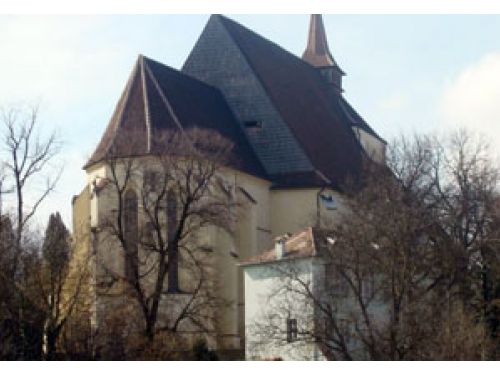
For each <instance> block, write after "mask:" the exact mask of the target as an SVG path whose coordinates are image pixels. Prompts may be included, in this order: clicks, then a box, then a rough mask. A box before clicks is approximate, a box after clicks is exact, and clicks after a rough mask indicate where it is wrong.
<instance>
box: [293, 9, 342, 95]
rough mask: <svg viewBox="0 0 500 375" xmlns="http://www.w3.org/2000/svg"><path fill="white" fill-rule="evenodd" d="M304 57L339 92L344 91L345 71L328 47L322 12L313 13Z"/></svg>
mask: <svg viewBox="0 0 500 375" xmlns="http://www.w3.org/2000/svg"><path fill="white" fill-rule="evenodd" d="M302 59H303V60H304V61H306V62H308V63H309V64H311V65H312V66H314V67H315V68H317V69H318V70H319V71H320V72H321V74H322V75H323V76H324V77H325V79H326V80H327V81H328V82H329V83H330V84H332V85H333V87H334V88H335V90H336V91H337V92H338V93H339V94H340V93H342V92H343V90H342V76H344V75H345V73H344V72H343V71H342V69H340V67H339V66H338V64H337V63H336V62H335V60H334V59H333V56H332V54H331V52H330V50H329V48H328V41H327V39H326V33H325V27H324V26H323V18H322V17H321V14H311V22H310V25H309V38H308V41H307V47H306V50H305V51H304V54H303V55H302Z"/></svg>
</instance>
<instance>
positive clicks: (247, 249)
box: [73, 157, 342, 350]
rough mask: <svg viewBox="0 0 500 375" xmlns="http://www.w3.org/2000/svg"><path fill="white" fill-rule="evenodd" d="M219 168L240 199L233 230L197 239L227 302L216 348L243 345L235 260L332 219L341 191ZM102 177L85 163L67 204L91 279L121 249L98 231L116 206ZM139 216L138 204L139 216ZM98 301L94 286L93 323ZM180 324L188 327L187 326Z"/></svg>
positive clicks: (140, 163)
mask: <svg viewBox="0 0 500 375" xmlns="http://www.w3.org/2000/svg"><path fill="white" fill-rule="evenodd" d="M135 162H136V163H137V170H138V171H144V170H146V169H151V168H154V167H153V165H154V163H153V161H152V160H151V159H150V158H147V157H144V158H141V159H137V160H135ZM223 174H224V179H225V180H226V181H227V182H228V183H229V185H230V186H232V188H233V189H234V192H235V196H236V199H237V200H238V202H239V203H241V206H240V207H241V208H240V211H241V212H239V213H238V214H237V215H236V217H237V219H236V220H235V223H234V228H235V231H234V233H235V235H234V237H230V236H229V235H228V234H227V233H226V232H225V231H224V230H222V229H216V228H212V229H207V230H203V232H204V233H203V234H202V235H201V236H200V239H199V240H200V241H202V242H203V245H204V246H206V247H209V248H212V249H213V250H214V251H213V252H212V253H211V254H210V255H207V256H208V257H210V259H211V260H210V263H211V264H212V265H213V269H214V272H213V275H214V278H215V279H216V280H214V284H213V285H214V287H216V288H217V289H218V290H217V292H218V293H219V296H220V297H221V298H222V299H224V300H225V301H228V302H229V304H228V306H225V307H224V308H221V309H220V311H216V312H214V314H216V322H217V324H216V327H214V328H215V331H216V335H215V337H213V340H211V342H212V344H213V345H214V346H217V347H218V348H224V349H240V350H241V349H242V348H243V347H244V346H243V345H244V329H245V328H244V324H245V317H244V314H245V300H244V298H245V291H244V280H243V274H242V271H241V269H240V268H239V267H238V266H237V264H238V263H239V262H241V261H242V260H244V259H248V258H250V257H252V256H255V255H257V254H259V253H260V252H261V251H263V250H264V249H268V248H269V247H270V246H272V244H273V240H274V238H275V237H277V236H279V235H281V234H283V233H287V232H296V231H297V230H299V229H301V228H304V227H306V226H310V225H314V224H315V223H317V220H318V219H320V220H321V221H323V222H325V221H328V220H335V218H336V217H338V215H339V213H340V212H341V211H342V197H341V196H340V195H339V194H338V193H337V192H334V191H332V190H328V189H321V188H309V189H272V188H271V183H270V182H269V181H266V180H264V179H261V178H258V177H255V176H252V175H249V174H246V173H243V172H241V171H237V170H234V169H229V168H228V169H225V170H224V171H223ZM107 178H109V169H108V168H107V167H106V166H105V165H104V164H96V165H94V166H92V167H91V168H89V170H87V184H86V187H85V189H84V190H83V192H82V193H81V194H80V195H79V196H78V197H76V198H75V200H74V204H73V217H74V233H75V238H76V239H77V241H78V242H79V243H78V253H80V255H79V256H80V257H83V256H84V254H92V253H93V254H95V257H94V258H93V262H94V264H93V265H92V272H93V278H94V279H95V280H97V281H98V280H99V275H98V272H99V271H98V268H99V267H97V265H96V262H104V263H105V264H106V267H108V268H109V269H112V270H113V271H114V272H117V273H119V272H121V270H123V268H124V260H123V255H122V252H121V251H120V250H119V249H118V244H117V243H116V240H114V239H112V238H110V236H109V235H106V234H105V233H104V231H102V225H103V222H104V220H105V218H106V217H107V216H108V215H109V213H110V212H113V210H116V207H115V206H116V197H114V196H113V193H112V189H106V188H103V187H102V186H103V181H106V179H107ZM141 179H142V174H141V173H138V174H137V176H136V178H135V180H133V181H131V183H130V184H131V186H134V187H135V188H137V189H139V187H140V186H142V181H141ZM322 196H330V197H332V198H333V200H334V201H335V205H334V207H326V206H325V204H323V203H322V198H321V197H322ZM318 214H319V216H318ZM140 216H141V213H140V205H139V220H141V219H140ZM180 282H181V284H182V283H184V284H185V285H187V284H189V274H186V273H182V271H181V275H180ZM117 288H118V287H117ZM117 291H118V289H117ZM104 301H105V299H104V297H102V296H99V295H98V292H96V291H94V294H93V304H92V306H93V310H94V314H93V317H94V318H93V324H94V326H96V327H97V326H99V324H100V323H101V322H100V320H102V316H103V314H104V313H103V311H102V310H103V309H104V306H105V305H108V303H105V302H104ZM170 302H171V300H170ZM101 305H102V306H101ZM165 305H166V306H167V305H168V306H169V308H170V306H172V304H171V303H168V300H167V299H166V300H165ZM165 308H166V309H167V310H168V308H167V307H165ZM100 311H101V313H100ZM171 312H172V313H173V311H171ZM167 315H168V313H167ZM100 317H101V318H100ZM185 329H186V330H189V327H185Z"/></svg>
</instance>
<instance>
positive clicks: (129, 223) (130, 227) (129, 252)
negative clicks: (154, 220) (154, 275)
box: [123, 190, 138, 280]
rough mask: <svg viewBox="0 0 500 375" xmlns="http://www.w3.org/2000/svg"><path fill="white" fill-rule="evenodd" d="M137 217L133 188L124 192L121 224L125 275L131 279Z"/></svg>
mask: <svg viewBox="0 0 500 375" xmlns="http://www.w3.org/2000/svg"><path fill="white" fill-rule="evenodd" d="M137 221H138V219H137V194H136V193H135V191H133V190H128V191H127V192H126V193H125V199H124V215H123V224H124V230H125V277H126V278H127V279H128V280H133V279H134V278H135V275H136V271H137V267H138V246H137V239H138V238H137V237H138V222H137Z"/></svg>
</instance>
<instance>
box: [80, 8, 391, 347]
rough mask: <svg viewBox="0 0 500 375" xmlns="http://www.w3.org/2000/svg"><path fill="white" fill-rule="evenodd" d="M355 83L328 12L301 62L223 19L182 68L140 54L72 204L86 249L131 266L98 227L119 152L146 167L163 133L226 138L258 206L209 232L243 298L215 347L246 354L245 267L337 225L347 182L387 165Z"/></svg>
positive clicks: (236, 172) (237, 186)
mask: <svg viewBox="0 0 500 375" xmlns="http://www.w3.org/2000/svg"><path fill="white" fill-rule="evenodd" d="M305 36H306V30H304V40H305V39H306V38H305ZM344 76H345V73H344V71H343V70H342V69H341V68H340V66H339V65H338V63H337V62H336V61H335V59H334V57H333V55H332V53H331V51H330V47H329V46H328V43H327V35H326V33H325V28H324V25H323V20H322V17H321V15H311V17H310V26H309V35H308V38H307V45H306V46H305V51H304V53H303V55H302V56H301V57H298V56H295V55H294V54H292V53H290V52H288V51H286V50H285V49H283V48H282V47H280V46H279V45H277V44H275V43H273V42H272V41H270V40H267V39H266V38H264V37H262V36H260V35H258V34H256V33H255V32H253V31H252V30H249V29H248V28H246V27H244V26H242V25H240V24H239V23H237V22H235V21H233V20H231V19H229V18H227V17H225V16H222V15H212V16H211V17H210V19H209V20H208V22H207V24H206V26H205V28H204V30H203V32H202V33H201V35H200V37H199V39H198V41H197V42H196V44H195V45H194V47H193V49H192V51H191V52H190V54H189V56H188V58H187V60H186V61H185V62H184V65H183V66H182V68H181V70H176V69H174V68H171V67H169V66H167V65H165V64H163V63H161V62H158V61H154V60H152V59H150V58H147V57H145V56H142V55H141V56H139V57H138V59H137V62H136V63H135V66H134V67H133V69H132V73H131V75H130V77H129V80H128V82H127V83H126V86H125V89H124V91H123V93H122V95H121V97H120V98H119V100H118V103H117V105H116V109H115V111H114V113H113V115H112V116H111V120H110V122H109V124H108V125H107V128H106V129H105V131H104V134H103V135H102V138H101V140H100V142H99V144H98V145H97V147H96V149H95V151H94V153H93V154H92V156H91V158H90V159H89V160H88V162H87V163H86V165H85V166H84V169H85V171H86V174H87V181H86V182H85V187H84V189H83V191H82V192H81V193H80V195H78V196H77V197H75V198H74V200H73V223H74V224H73V225H74V233H75V238H76V240H77V242H78V251H80V252H82V253H85V252H88V253H93V254H95V256H96V258H97V259H99V258H100V259H108V260H109V261H111V262H114V261H116V262H120V260H119V259H118V258H116V259H115V257H118V255H117V253H115V252H113V249H112V246H110V245H109V244H106V243H105V241H104V239H103V238H102V235H101V234H100V230H99V229H100V227H101V226H102V225H103V223H102V220H103V219H102V218H103V217H104V216H105V215H106V212H108V211H109V210H112V209H113V208H112V205H111V204H110V202H109V201H108V199H109V198H108V196H107V195H106V194H102V193H101V190H102V189H104V188H105V187H104V185H105V183H104V182H103V181H106V178H109V170H108V168H107V167H106V163H105V161H106V157H107V155H108V153H109V150H111V149H113V150H114V154H113V155H114V156H115V157H119V158H134V159H135V160H137V161H138V162H139V163H143V165H144V169H145V170H146V169H147V167H148V160H149V159H148V157H149V155H152V154H154V153H158V152H159V150H164V148H162V145H161V140H162V137H161V134H162V132H164V131H166V130H180V131H183V130H188V129H190V128H193V127H197V128H202V129H208V130H212V131H216V132H218V133H220V134H221V135H222V136H224V137H225V138H227V139H229V140H230V141H231V142H232V143H233V144H234V149H233V152H234V154H235V155H236V157H237V160H238V163H235V164H234V165H231V167H230V168H228V169H227V171H226V175H225V178H226V179H227V181H228V182H229V183H230V184H231V185H232V186H233V188H234V191H235V194H236V195H237V198H238V199H240V200H242V201H245V202H246V204H247V209H246V210H245V215H244V216H243V217H241V219H240V220H239V222H238V223H236V227H237V229H236V231H235V233H236V235H235V236H234V238H230V239H228V238H226V237H224V236H223V235H220V234H219V232H217V231H214V233H213V234H212V235H211V236H210V241H211V246H212V248H213V249H214V252H213V254H214V257H215V259H216V268H217V272H216V277H218V278H219V280H218V281H219V282H218V285H219V290H218V293H220V295H221V296H222V297H224V298H225V299H226V300H228V301H231V302H232V303H231V304H230V305H229V306H228V307H227V308H225V309H224V311H221V312H219V315H218V319H217V322H218V323H217V327H216V330H215V333H214V335H213V336H214V337H213V343H212V345H213V346H214V347H216V348H217V349H225V350H235V351H237V350H242V349H243V348H244V345H245V326H244V324H245V306H244V304H245V299H244V297H245V291H244V280H243V272H242V270H241V268H239V267H238V264H239V263H240V262H241V261H243V260H245V259H249V258H252V257H255V256H258V255H259V254H260V253H262V252H263V251H264V250H267V249H270V248H272V247H273V246H274V245H273V243H274V242H273V241H274V239H275V238H277V237H278V236H281V235H283V234H284V233H295V232H299V231H301V230H303V229H304V228H307V227H310V226H314V225H316V224H318V223H319V222H320V221H322V220H336V218H338V216H339V213H340V212H342V209H343V205H342V202H343V195H342V191H343V187H344V186H345V184H347V183H348V182H349V181H357V180H358V179H359V178H360V175H361V173H362V168H363V164H364V162H365V161H367V160H371V161H375V162H377V163H383V162H384V158H385V146H386V142H385V141H384V140H383V139H382V138H381V137H380V136H379V135H378V134H377V133H376V132H375V131H374V130H373V129H372V128H371V127H370V126H369V125H368V124H367V123H366V122H365V121H364V120H363V118H362V117H361V116H360V115H359V114H358V113H357V112H356V110H355V109H354V108H353V107H352V106H351V105H350V104H349V103H348V102H347V100H346V99H345V98H344V96H343V91H344V90H343V84H342V80H343V78H344ZM162 152H168V150H164V151H162ZM144 176H146V174H145V175H144ZM137 186H141V184H140V183H138V184H137ZM139 206H140V205H139ZM136 207H137V203H136ZM99 304H100V301H99V296H98V294H94V296H93V303H92V306H93V307H92V308H93V318H92V324H93V325H95V326H99V325H100V324H102V321H101V320H102V319H101V318H100V314H99Z"/></svg>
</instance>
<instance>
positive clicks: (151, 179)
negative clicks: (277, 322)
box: [97, 128, 237, 342]
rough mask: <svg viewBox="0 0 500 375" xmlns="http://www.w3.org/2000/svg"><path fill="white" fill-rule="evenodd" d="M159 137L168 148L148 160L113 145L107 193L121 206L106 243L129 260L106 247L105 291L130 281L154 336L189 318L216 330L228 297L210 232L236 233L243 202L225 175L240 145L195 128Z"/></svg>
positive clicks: (109, 219) (104, 231) (108, 225)
mask: <svg viewBox="0 0 500 375" xmlns="http://www.w3.org/2000/svg"><path fill="white" fill-rule="evenodd" d="M159 144H161V145H162V147H163V150H162V151H163V152H160V153H158V154H156V155H149V156H147V157H146V158H145V159H134V158H116V157H114V155H113V150H111V151H110V154H109V155H108V159H107V160H106V167H107V170H108V172H107V173H108V176H107V180H106V181H105V182H104V185H106V187H105V188H101V191H100V192H99V194H100V196H102V197H104V194H107V198H102V199H103V201H104V200H106V199H109V201H110V202H112V204H111V205H112V207H113V209H112V210H111V212H110V213H109V214H108V215H107V216H106V217H105V218H104V219H103V221H102V223H100V229H99V230H100V233H101V234H100V246H101V248H104V247H105V248H113V247H116V248H117V249H119V251H118V253H119V254H121V256H120V257H121V258H122V259H123V260H124V263H123V266H124V267H118V268H117V267H116V265H115V266H113V265H112V262H110V261H109V260H108V261H106V260H105V259H104V258H105V256H104V255H102V253H100V252H99V251H101V250H99V251H98V253H97V258H98V266H99V267H100V269H101V282H99V281H98V285H99V286H101V288H100V292H99V293H100V294H101V295H102V296H104V295H106V294H107V295H111V294H113V293H115V294H116V293H118V295H123V292H122V291H121V290H123V289H120V290H118V289H117V285H118V284H121V285H125V286H126V288H125V290H126V291H127V292H126V293H127V298H128V300H129V301H135V303H136V306H137V307H138V310H139V311H140V314H141V316H142V322H143V326H142V330H143V332H144V334H145V336H146V337H147V338H148V340H149V341H150V342H151V341H153V340H154V338H155V336H156V335H157V334H158V333H161V332H174V333H175V332H178V331H180V330H184V331H185V330H186V329H187V328H186V327H187V326H188V325H190V326H191V327H194V329H195V330H198V331H199V332H213V331H214V326H215V321H214V319H215V309H216V307H221V305H223V304H224V303H225V301H222V300H221V299H220V298H219V297H218V296H217V284H216V283H217V282H216V275H215V274H214V268H213V259H212V258H213V256H212V254H211V252H212V251H214V250H215V249H210V248H207V246H206V243H205V242H204V238H203V237H204V236H205V235H206V233H207V232H206V231H207V230H208V228H220V229H222V230H224V231H226V232H227V233H228V235H231V233H232V230H233V224H232V223H233V221H234V219H235V215H236V207H237V202H236V201H235V199H234V196H233V191H232V190H231V188H230V187H228V186H226V184H225V182H224V178H223V168H224V167H225V166H226V165H227V163H228V161H229V160H230V155H231V149H232V145H231V144H230V143H229V142H228V141H227V140H226V139H224V138H223V137H222V136H220V135H219V134H218V133H214V132H210V131H206V130H200V129H197V128H194V129H191V130H189V131H180V132H169V133H167V134H165V135H164V136H163V137H162V139H161V142H159ZM104 244H107V245H104ZM183 275H184V276H183ZM117 290H118V292H117ZM167 300H169V301H171V302H170V303H169V304H167V303H166V301H167ZM103 301H104V299H102V300H101V303H103ZM98 303H99V302H98ZM183 327H184V328H183Z"/></svg>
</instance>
